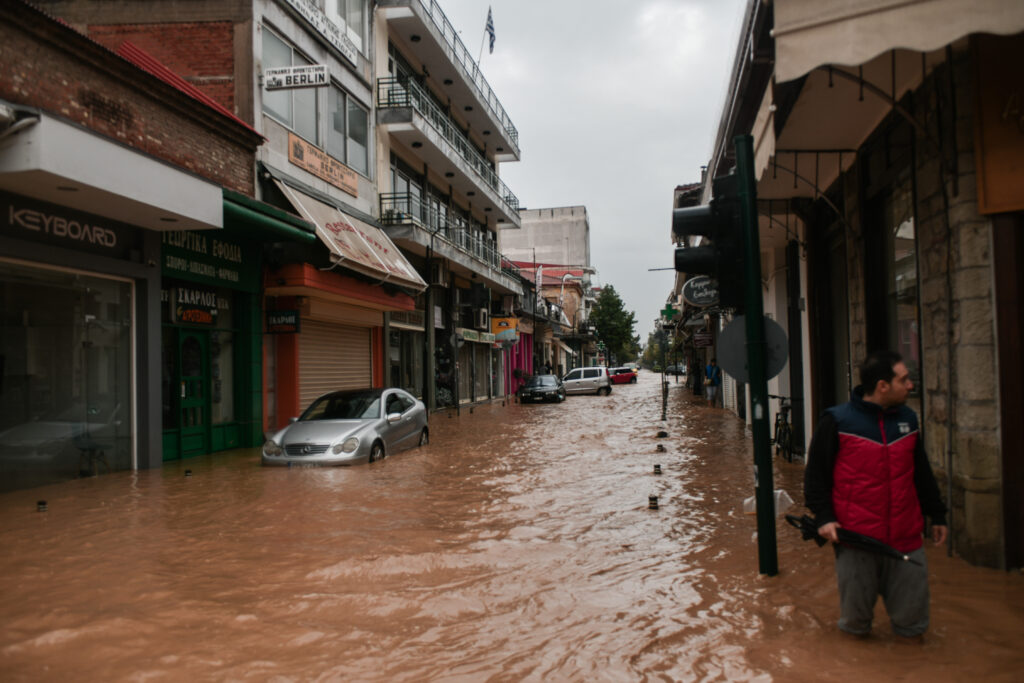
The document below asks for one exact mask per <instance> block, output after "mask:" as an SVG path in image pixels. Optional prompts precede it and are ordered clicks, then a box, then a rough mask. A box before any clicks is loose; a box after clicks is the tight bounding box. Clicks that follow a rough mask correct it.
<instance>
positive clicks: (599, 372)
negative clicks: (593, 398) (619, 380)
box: [562, 365, 612, 396]
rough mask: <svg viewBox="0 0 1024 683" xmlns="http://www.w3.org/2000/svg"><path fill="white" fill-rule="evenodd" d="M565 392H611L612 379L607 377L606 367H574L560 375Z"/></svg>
mask: <svg viewBox="0 0 1024 683" xmlns="http://www.w3.org/2000/svg"><path fill="white" fill-rule="evenodd" d="M562 384H564V385H565V393H567V394H598V395H600V394H604V395H605V396H607V395H608V394H610V393H612V381H611V379H609V378H608V368H606V367H604V366H603V365H602V366H595V367H591V368H576V369H575V370H570V371H569V372H568V373H566V375H565V376H564V377H562Z"/></svg>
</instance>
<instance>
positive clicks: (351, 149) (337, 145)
mask: <svg viewBox="0 0 1024 683" xmlns="http://www.w3.org/2000/svg"><path fill="white" fill-rule="evenodd" d="M329 114H330V116H329V120H328V126H329V128H328V131H327V153H328V154H330V155H331V156H332V157H334V158H335V159H340V160H342V161H343V162H345V164H347V165H348V166H349V167H350V168H352V169H353V170H354V171H358V172H359V173H362V174H363V175H367V172H368V171H369V168H370V158H369V137H370V130H369V128H370V123H369V120H370V116H369V114H368V113H367V111H366V109H364V108H363V107H362V105H360V104H359V103H358V102H356V101H355V99H354V98H353V97H352V96H351V95H349V94H348V93H346V92H345V91H344V90H342V89H341V88H339V87H337V86H335V85H332V86H331V93H330V112H329Z"/></svg>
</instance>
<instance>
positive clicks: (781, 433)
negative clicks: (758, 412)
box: [768, 394, 800, 462]
mask: <svg viewBox="0 0 1024 683" xmlns="http://www.w3.org/2000/svg"><path fill="white" fill-rule="evenodd" d="M768 398H777V399H779V412H777V413H775V436H773V437H772V440H771V443H772V444H774V445H775V455H782V457H784V458H785V459H786V462H793V455H794V454H796V455H800V451H799V450H798V449H797V448H795V447H794V446H793V423H792V422H790V421H789V413H790V411H791V410H793V402H794V401H799V400H800V399H798V398H797V399H794V398H791V397H789V396H776V395H774V394H768Z"/></svg>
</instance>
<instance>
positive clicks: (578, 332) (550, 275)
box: [499, 206, 597, 370]
mask: <svg viewBox="0 0 1024 683" xmlns="http://www.w3.org/2000/svg"><path fill="white" fill-rule="evenodd" d="M520 214H521V216H522V227H521V228H520V229H518V230H511V229H505V230H502V231H501V232H500V233H499V244H500V246H501V252H502V253H503V254H504V255H505V256H506V257H507V258H509V259H511V260H512V261H513V262H514V263H515V264H516V266H517V267H518V268H519V269H520V270H521V271H522V272H523V274H524V276H525V277H526V279H527V280H529V281H530V282H533V283H535V284H536V287H537V294H538V297H539V298H540V299H541V301H542V303H541V306H540V308H539V309H538V313H539V314H538V315H536V316H534V318H535V319H536V320H537V321H538V324H537V325H536V326H535V329H534V332H533V334H534V344H535V347H536V348H535V351H534V353H535V356H536V363H538V364H541V365H550V366H551V367H552V369H557V368H559V367H561V368H563V369H564V370H568V369H570V368H573V367H578V366H580V365H590V364H593V363H595V362H597V360H596V359H597V345H596V339H595V337H594V330H593V329H592V328H591V326H590V325H589V322H588V321H589V319H590V311H591V310H592V309H593V306H594V301H595V298H596V297H595V294H594V291H595V290H594V288H593V287H592V285H591V279H592V276H593V275H594V273H596V269H595V268H594V267H593V266H592V264H591V262H590V217H589V215H588V213H587V207H585V206H563V207H555V208H544V209H524V210H522V211H521V212H520ZM567 287H568V295H567V294H566V291H567Z"/></svg>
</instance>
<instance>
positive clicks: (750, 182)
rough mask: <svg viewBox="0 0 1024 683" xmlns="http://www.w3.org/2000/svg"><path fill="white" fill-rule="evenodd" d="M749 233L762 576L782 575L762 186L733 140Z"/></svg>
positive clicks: (744, 146)
mask: <svg viewBox="0 0 1024 683" xmlns="http://www.w3.org/2000/svg"><path fill="white" fill-rule="evenodd" d="M733 144H734V145H735V147H736V173H737V176H738V177H737V181H738V187H737V189H738V191H739V200H740V221H741V223H742V231H743V259H744V262H745V266H746V273H747V277H746V282H745V295H746V296H745V304H746V311H745V313H744V315H745V316H746V328H747V367H748V369H749V370H750V403H751V412H752V416H751V417H752V431H753V439H754V483H755V491H754V493H755V500H756V502H757V551H758V552H757V554H758V560H759V562H758V563H759V565H760V570H761V573H762V574H767V575H768V576H775V575H776V574H778V573H779V558H778V552H777V550H776V541H775V491H774V487H775V483H774V478H773V476H772V451H771V445H770V443H769V426H768V378H767V376H766V375H767V373H766V361H765V357H766V349H767V344H766V342H765V334H764V306H763V304H762V301H761V244H760V238H759V236H758V225H757V185H756V181H755V180H754V139H753V138H752V137H751V136H749V135H739V136H737V137H735V138H733Z"/></svg>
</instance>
